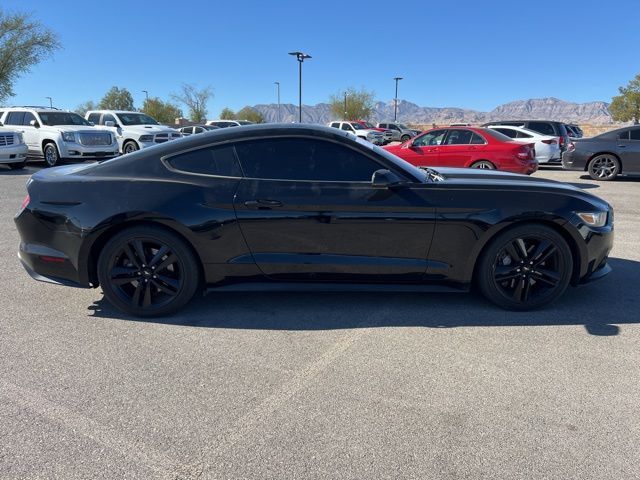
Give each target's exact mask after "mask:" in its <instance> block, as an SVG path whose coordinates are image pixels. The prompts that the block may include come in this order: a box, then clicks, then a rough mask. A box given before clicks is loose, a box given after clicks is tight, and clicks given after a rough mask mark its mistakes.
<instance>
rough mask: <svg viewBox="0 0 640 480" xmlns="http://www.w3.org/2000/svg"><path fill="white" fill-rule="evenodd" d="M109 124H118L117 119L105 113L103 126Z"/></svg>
mask: <svg viewBox="0 0 640 480" xmlns="http://www.w3.org/2000/svg"><path fill="white" fill-rule="evenodd" d="M107 122H113V123H118V122H116V117H114V116H113V115H111V114H110V113H105V114H104V115H102V125H104V124H105V123H107Z"/></svg>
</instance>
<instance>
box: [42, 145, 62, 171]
mask: <svg viewBox="0 0 640 480" xmlns="http://www.w3.org/2000/svg"><path fill="white" fill-rule="evenodd" d="M42 153H43V154H44V163H45V164H46V166H47V167H55V166H56V165H57V164H58V162H60V153H59V152H58V147H56V144H55V143H51V142H49V143H47V144H45V146H44V151H43V152H42Z"/></svg>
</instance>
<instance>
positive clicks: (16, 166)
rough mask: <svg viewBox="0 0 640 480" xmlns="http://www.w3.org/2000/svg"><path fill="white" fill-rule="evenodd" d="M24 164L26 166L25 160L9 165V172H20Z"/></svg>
mask: <svg viewBox="0 0 640 480" xmlns="http://www.w3.org/2000/svg"><path fill="white" fill-rule="evenodd" d="M26 164H27V161H26V160H25V161H23V162H16V163H10V164H9V168H10V169H11V170H20V169H23V168H24V166H25V165H26Z"/></svg>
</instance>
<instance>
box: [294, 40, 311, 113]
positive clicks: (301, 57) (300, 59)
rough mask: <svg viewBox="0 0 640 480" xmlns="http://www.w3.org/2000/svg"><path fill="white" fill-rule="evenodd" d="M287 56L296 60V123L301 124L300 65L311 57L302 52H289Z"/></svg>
mask: <svg viewBox="0 0 640 480" xmlns="http://www.w3.org/2000/svg"><path fill="white" fill-rule="evenodd" d="M289 55H293V56H294V57H296V59H297V60H298V110H299V111H298V123H302V63H303V62H304V61H305V60H306V59H307V58H311V55H307V54H306V53H302V52H289Z"/></svg>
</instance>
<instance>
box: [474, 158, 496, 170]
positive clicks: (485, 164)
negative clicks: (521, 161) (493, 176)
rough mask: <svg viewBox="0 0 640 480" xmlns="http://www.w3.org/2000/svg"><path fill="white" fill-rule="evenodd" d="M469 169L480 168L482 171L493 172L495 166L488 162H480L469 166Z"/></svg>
mask: <svg viewBox="0 0 640 480" xmlns="http://www.w3.org/2000/svg"><path fill="white" fill-rule="evenodd" d="M470 168H482V169H484V170H495V169H496V166H495V165H494V164H493V163H491V162H490V161H489V160H480V161H478V162H475V163H473V164H471V167H470Z"/></svg>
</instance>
